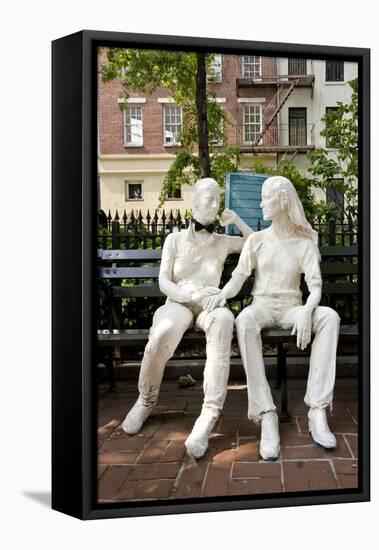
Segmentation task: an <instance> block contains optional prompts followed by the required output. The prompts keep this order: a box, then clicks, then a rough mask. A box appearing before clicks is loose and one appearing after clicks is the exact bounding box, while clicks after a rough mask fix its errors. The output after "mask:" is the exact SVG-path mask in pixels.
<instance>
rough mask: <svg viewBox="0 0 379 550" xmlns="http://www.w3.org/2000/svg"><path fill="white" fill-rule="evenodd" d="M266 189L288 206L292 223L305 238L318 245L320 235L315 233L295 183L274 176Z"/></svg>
mask: <svg viewBox="0 0 379 550" xmlns="http://www.w3.org/2000/svg"><path fill="white" fill-rule="evenodd" d="M263 185H264V187H269V188H270V189H272V190H273V191H274V192H275V193H276V195H277V198H278V201H279V202H280V203H281V204H282V202H283V200H284V201H285V203H286V205H287V212H288V217H289V219H290V222H291V223H292V224H293V225H294V226H295V228H296V231H298V232H299V233H300V234H301V235H303V236H304V237H308V239H311V240H312V241H313V242H314V243H315V245H316V246H317V244H318V233H317V231H315V230H314V229H313V228H312V226H311V224H310V223H309V221H308V220H307V218H306V217H305V214H304V208H303V205H302V204H301V202H300V199H299V195H298V194H297V191H296V189H295V187H294V185H293V183H292V182H291V181H290V180H289V179H287V178H285V177H283V176H272V177H270V178H267V179H266V180H265V182H264V184H263Z"/></svg>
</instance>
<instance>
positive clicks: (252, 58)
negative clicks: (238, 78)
mask: <svg viewBox="0 0 379 550" xmlns="http://www.w3.org/2000/svg"><path fill="white" fill-rule="evenodd" d="M261 69H262V58H261V57H260V56H258V55H243V56H242V76H243V77H245V78H254V77H255V76H261V72H262V71H261Z"/></svg>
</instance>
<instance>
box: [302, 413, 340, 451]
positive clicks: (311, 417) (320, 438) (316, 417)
mask: <svg viewBox="0 0 379 550" xmlns="http://www.w3.org/2000/svg"><path fill="white" fill-rule="evenodd" d="M308 424H309V433H310V434H311V436H312V438H313V440H314V441H315V442H316V443H318V444H319V445H321V446H322V447H324V448H325V449H334V448H335V447H337V441H336V438H335V436H334V435H333V434H332V432H331V431H330V429H329V426H328V421H327V418H326V409H325V408H320V407H318V408H315V409H309V411H308Z"/></svg>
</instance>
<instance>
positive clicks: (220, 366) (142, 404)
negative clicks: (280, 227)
mask: <svg viewBox="0 0 379 550" xmlns="http://www.w3.org/2000/svg"><path fill="white" fill-rule="evenodd" d="M219 207H220V187H219V185H218V183H217V182H216V181H215V180H213V179H211V178H204V179H202V180H199V181H198V182H197V183H196V185H195V188H194V194H193V215H194V219H193V220H192V222H191V224H190V226H189V228H188V229H185V230H183V231H180V232H177V233H172V234H170V235H168V236H167V238H166V240H165V243H164V247H163V250H162V260H161V266H160V272H159V287H160V289H161V291H162V292H163V293H164V294H165V295H166V296H167V301H166V303H165V305H163V306H161V307H160V308H158V309H157V311H156V312H155V314H154V318H153V325H152V327H151V330H150V335H149V341H148V343H147V345H146V348H145V353H144V356H143V359H142V363H141V370H140V376H139V382H138V389H139V398H138V400H137V402H136V403H135V405H134V406H133V408H132V409H131V411H130V412H129V414H128V415H127V416H126V418H125V420H124V423H123V429H124V430H125V431H126V432H127V433H129V434H134V433H137V432H138V431H139V430H140V429H141V427H142V425H143V423H144V422H145V420H146V419H147V418H148V417H149V415H150V414H151V412H152V410H153V408H154V406H155V404H156V402H157V400H158V394H159V389H160V386H161V382H162V377H163V372H164V368H165V365H166V363H167V361H168V359H169V358H170V357H171V356H172V355H173V353H174V351H175V349H176V347H177V346H178V344H179V342H180V340H181V338H182V336H183V334H184V332H185V331H186V330H187V329H188V328H190V327H191V326H192V325H194V326H195V328H198V329H201V330H204V332H205V335H206V340H207V346H206V353H207V360H206V363H205V368H204V403H203V406H202V410H201V414H200V416H199V418H198V419H197V421H196V423H195V425H194V428H193V430H192V432H191V434H190V436H189V437H188V439H187V440H186V442H185V445H186V448H187V452H188V454H190V455H191V456H193V457H194V458H199V457H201V456H202V455H203V454H204V453H205V451H206V449H207V446H208V437H209V434H210V432H211V430H212V428H213V426H214V424H215V422H216V420H217V418H218V416H219V414H220V411H221V410H222V407H223V404H224V400H225V397H226V392H227V382H228V378H229V367H230V345H231V340H232V336H233V327H234V317H233V314H232V313H231V311H230V310H229V309H227V308H225V307H217V308H216V309H214V310H213V311H210V310H209V308H208V303H209V300H210V298H211V297H212V295H214V294H215V293H218V292H219V288H218V286H219V284H220V279H221V275H222V271H223V267H224V262H225V260H226V258H227V256H228V255H229V254H230V253H233V252H241V250H242V247H243V244H244V242H245V240H246V238H247V237H248V236H249V235H250V234H251V233H252V230H251V229H250V228H249V227H248V226H247V225H246V224H245V223H244V222H243V221H242V220H241V219H240V218H239V217H238V216H237V215H236V214H235V213H234V212H232V211H231V210H225V211H224V212H223V214H222V216H221V223H222V224H223V225H226V224H229V223H234V224H236V225H237V227H239V229H240V230H241V232H242V234H243V237H242V238H241V237H233V236H228V235H221V234H217V233H214V232H213V222H214V220H215V218H216V214H217V212H218V210H219ZM224 303H225V301H224ZM219 305H221V306H222V305H223V304H222V303H221V301H220V303H219Z"/></svg>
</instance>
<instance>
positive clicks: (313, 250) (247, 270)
mask: <svg viewBox="0 0 379 550" xmlns="http://www.w3.org/2000/svg"><path fill="white" fill-rule="evenodd" d="M261 208H262V212H263V218H264V219H265V220H272V224H271V226H270V227H269V228H268V229H265V230H263V231H259V232H256V233H254V234H252V235H251V236H250V237H249V238H248V239H247V241H246V243H245V245H244V247H243V250H242V253H241V256H240V259H239V262H238V265H237V267H236V269H235V270H234V271H233V274H232V277H231V279H230V281H229V282H228V283H227V284H226V285H225V287H224V288H223V289H222V291H220V292H219V294H218V295H215V296H213V297H211V299H210V303H209V304H208V307H209V308H210V309H212V308H214V307H217V306H218V305H219V304H220V303H222V302H223V301H224V300H225V299H227V298H231V297H233V296H235V295H236V294H237V293H238V291H239V290H240V288H241V287H242V285H243V283H244V281H245V280H246V279H247V278H248V277H249V276H250V274H251V273H252V271H253V270H254V271H255V282H254V288H253V292H252V294H253V302H252V305H250V306H248V307H246V308H245V309H244V310H243V311H242V312H241V313H240V315H239V316H238V317H237V319H236V327H237V335H238V343H239V347H240V352H241V357H242V361H243V365H244V368H245V372H246V377H247V389H248V401H249V405H248V407H249V408H248V417H249V418H250V419H253V420H254V421H256V422H261V424H262V426H261V442H260V454H261V456H262V458H264V459H275V458H277V456H278V455H279V451H280V438H279V428H278V418H277V414H276V408H275V405H274V402H273V400H272V395H271V391H270V387H269V385H268V382H267V378H266V374H265V367H264V362H263V355H262V342H261V336H260V333H261V330H262V329H263V328H265V327H274V326H278V327H283V328H292V334H297V346H298V347H299V348H301V349H304V348H306V346H307V345H308V344H309V342H310V340H311V332H312V331H313V332H314V334H315V337H314V340H313V343H312V351H311V357H310V368H309V376H308V383H307V391H306V395H305V398H304V401H305V403H306V404H307V405H308V407H309V412H308V420H309V431H310V433H311V435H312V437H313V439H314V441H315V442H317V443H318V444H320V445H322V446H323V447H325V448H328V449H330V448H333V447H335V446H336V439H335V437H334V435H333V434H332V433H331V431H330V429H329V426H328V423H327V417H326V408H327V407H328V406H329V407H331V406H332V399H333V389H334V382H335V368H336V350H337V343H338V333H339V321H340V319H339V316H338V315H337V313H336V312H335V311H334V310H333V309H331V308H329V307H323V306H319V305H318V304H319V302H320V299H321V288H322V280H321V273H320V266H319V262H320V253H319V250H318V247H317V240H318V235H317V233H316V232H315V231H314V230H313V229H312V227H311V226H310V224H309V223H308V221H307V220H306V218H305V215H304V210H303V206H302V204H301V202H300V199H299V197H298V195H297V192H296V190H295V188H294V186H293V185H292V183H291V182H290V181H289V180H288V179H286V178H284V177H281V176H273V177H270V178H268V179H267V180H266V181H265V182H264V184H263V187H262V202H261ZM302 273H304V275H305V281H306V283H307V286H308V289H309V297H308V299H307V301H306V303H305V304H304V305H303V303H302V294H301V291H300V288H299V286H300V277H301V274H302Z"/></svg>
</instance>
